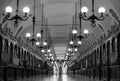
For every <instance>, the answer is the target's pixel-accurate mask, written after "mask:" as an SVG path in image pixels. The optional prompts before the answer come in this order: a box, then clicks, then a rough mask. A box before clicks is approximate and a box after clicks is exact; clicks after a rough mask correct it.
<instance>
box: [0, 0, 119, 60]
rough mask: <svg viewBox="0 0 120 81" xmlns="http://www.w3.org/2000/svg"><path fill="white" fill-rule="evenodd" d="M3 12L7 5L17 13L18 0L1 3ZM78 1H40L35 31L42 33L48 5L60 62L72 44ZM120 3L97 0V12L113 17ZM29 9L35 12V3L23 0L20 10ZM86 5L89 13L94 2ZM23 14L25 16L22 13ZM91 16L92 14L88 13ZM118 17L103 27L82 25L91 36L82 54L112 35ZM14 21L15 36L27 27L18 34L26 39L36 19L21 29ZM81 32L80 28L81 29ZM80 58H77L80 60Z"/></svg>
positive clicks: (111, 18) (85, 1)
mask: <svg viewBox="0 0 120 81" xmlns="http://www.w3.org/2000/svg"><path fill="white" fill-rule="evenodd" d="M0 1H1V3H0V12H1V13H3V12H4V9H5V7H6V6H7V5H11V6H12V7H13V10H15V9H16V1H17V0H0ZM75 2H78V4H79V0H36V3H37V4H36V21H37V24H36V29H35V32H36V33H37V32H40V30H41V21H42V20H41V18H42V12H41V11H42V7H41V4H44V16H45V18H47V19H48V27H49V29H50V34H51V37H52V41H53V46H54V49H55V52H56V55H57V58H58V59H63V58H64V55H65V52H66V48H67V45H68V40H69V35H70V28H71V27H72V16H73V15H74V14H75ZM119 4H120V0H95V9H96V10H97V9H98V8H99V7H100V6H103V7H105V8H106V12H107V13H108V14H109V9H113V10H114V11H115V12H116V13H117V14H120V8H119ZM26 5H27V6H28V7H30V9H31V12H30V13H32V12H33V0H20V8H19V9H20V10H21V9H22V8H23V7H24V6H26ZM82 5H83V6H87V7H88V8H89V12H90V10H91V0H82ZM79 11H80V9H79V5H78V8H77V13H79ZM13 14H15V13H13ZM20 14H21V13H20ZM87 15H90V14H87ZM96 15H98V14H96ZM0 18H2V14H0ZM113 21H115V20H114V18H113V17H112V15H109V16H108V17H107V18H106V19H105V20H104V21H101V22H97V23H98V24H100V26H102V27H98V26H97V27H94V28H93V27H91V24H90V22H88V21H83V22H82V31H83V30H84V29H88V30H89V32H90V33H91V35H90V36H88V38H86V39H84V40H83V44H82V45H81V47H80V48H79V51H80V53H84V52H85V51H86V50H87V49H88V48H90V47H91V45H92V44H93V43H94V42H95V41H97V39H99V38H100V37H101V36H102V35H103V34H106V35H107V34H108V30H110V26H111V24H113ZM12 24H13V22H10V25H11V26H12V27H11V29H12V31H13V34H14V35H15V34H16V33H17V30H18V29H19V28H20V27H21V26H23V29H22V31H21V32H20V33H19V34H18V36H25V34H26V33H27V32H32V17H30V18H29V19H28V20H27V21H25V22H21V24H20V26H19V27H17V28H15V27H13V25H12ZM77 24H79V19H77ZM77 28H78V29H79V26H77ZM77 56H78V55H76V57H77Z"/></svg>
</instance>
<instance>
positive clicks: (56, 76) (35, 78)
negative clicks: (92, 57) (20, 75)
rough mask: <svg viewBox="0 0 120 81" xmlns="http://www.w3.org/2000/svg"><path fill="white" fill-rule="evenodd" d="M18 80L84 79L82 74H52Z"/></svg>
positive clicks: (55, 80)
mask: <svg viewBox="0 0 120 81" xmlns="http://www.w3.org/2000/svg"><path fill="white" fill-rule="evenodd" d="M17 81H83V80H82V78H81V77H80V76H69V75H52V76H39V77H34V78H29V79H24V80H17Z"/></svg>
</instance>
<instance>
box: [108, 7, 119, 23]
mask: <svg viewBox="0 0 120 81" xmlns="http://www.w3.org/2000/svg"><path fill="white" fill-rule="evenodd" d="M109 12H110V14H111V15H112V16H113V18H114V19H115V20H116V21H117V22H118V24H119V25H120V18H119V16H118V15H117V13H116V12H115V11H114V10H113V9H109Z"/></svg>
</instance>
